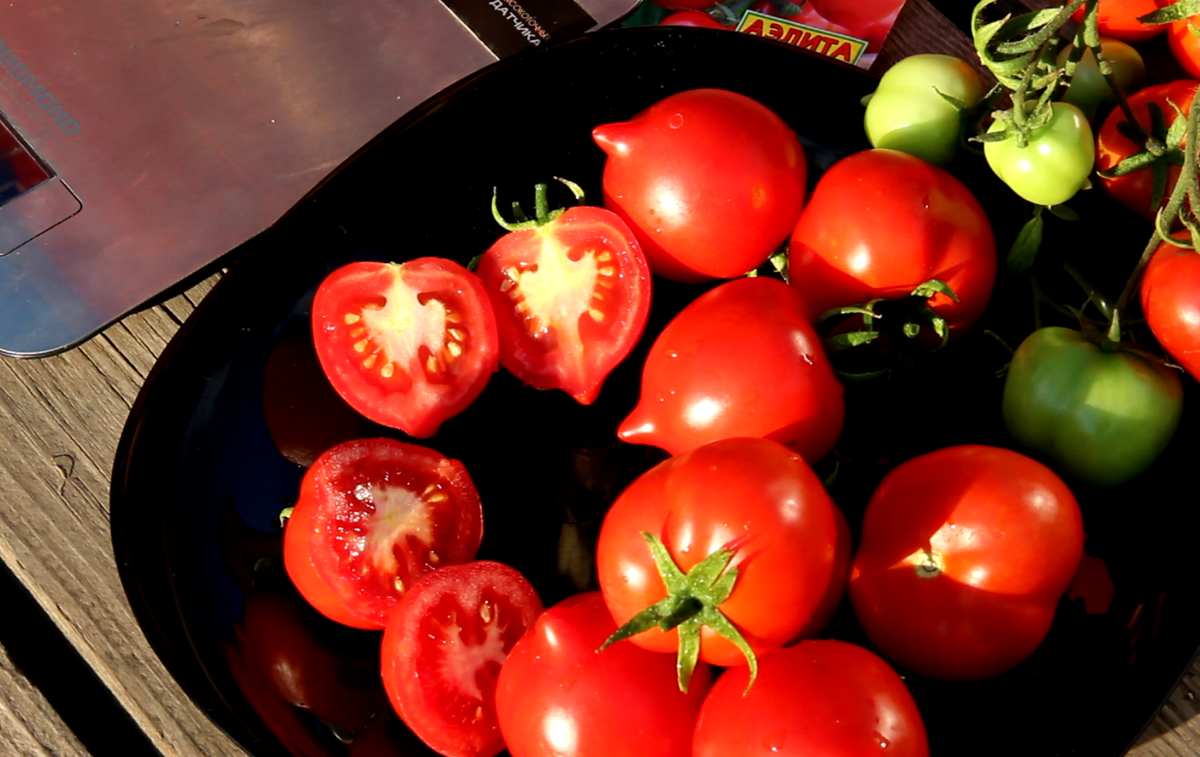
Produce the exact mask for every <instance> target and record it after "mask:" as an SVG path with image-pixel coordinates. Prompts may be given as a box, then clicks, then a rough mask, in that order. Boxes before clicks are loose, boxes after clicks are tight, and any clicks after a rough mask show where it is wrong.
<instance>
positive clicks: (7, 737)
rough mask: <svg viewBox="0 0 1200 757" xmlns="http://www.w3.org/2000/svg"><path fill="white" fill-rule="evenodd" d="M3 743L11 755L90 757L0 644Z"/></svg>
mask: <svg viewBox="0 0 1200 757" xmlns="http://www.w3.org/2000/svg"><path fill="white" fill-rule="evenodd" d="M0 744H3V745H4V750H3V751H4V754H5V755H11V757H88V754H89V753H88V750H87V749H86V748H85V747H84V746H83V744H81V743H80V742H79V739H77V738H76V737H75V735H74V734H73V733H72V732H71V730H70V729H69V728H68V727H67V726H66V724H65V723H63V722H62V719H61V718H59V716H58V714H57V713H56V712H55V711H54V708H53V707H51V706H50V703H49V702H47V701H46V698H45V697H44V696H42V694H41V692H40V691H38V689H37V688H36V687H35V686H34V685H33V684H32V683H31V682H30V681H29V679H28V678H26V677H25V675H24V674H22V673H21V671H20V670H18V669H17V668H16V666H15V665H14V664H13V662H12V660H11V659H10V658H9V656H8V654H7V653H6V652H5V651H4V649H3V648H2V647H0Z"/></svg>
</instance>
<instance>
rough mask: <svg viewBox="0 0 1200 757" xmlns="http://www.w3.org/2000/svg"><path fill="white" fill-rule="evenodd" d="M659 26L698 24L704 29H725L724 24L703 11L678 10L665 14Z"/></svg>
mask: <svg viewBox="0 0 1200 757" xmlns="http://www.w3.org/2000/svg"><path fill="white" fill-rule="evenodd" d="M658 25H659V26H699V27H702V28H705V29H726V28H728V27H726V26H725V25H724V24H722V23H721V22H720V21H718V20H716V19H715V18H713V17H712V16H710V15H708V14H707V13H704V12H703V11H679V12H678V13H672V14H671V15H669V16H665V17H664V18H663V20H662V21H659V22H658Z"/></svg>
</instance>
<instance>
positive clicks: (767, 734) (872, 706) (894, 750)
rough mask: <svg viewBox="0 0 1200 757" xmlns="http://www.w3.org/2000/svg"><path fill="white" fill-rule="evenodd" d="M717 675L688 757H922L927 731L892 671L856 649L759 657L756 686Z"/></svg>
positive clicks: (835, 645) (844, 646)
mask: <svg viewBox="0 0 1200 757" xmlns="http://www.w3.org/2000/svg"><path fill="white" fill-rule="evenodd" d="M747 682H748V671H747V670H746V669H745V668H738V669H736V670H730V671H728V672H726V673H725V674H724V675H722V676H721V677H720V678H719V679H717V682H716V684H715V685H713V688H712V691H711V692H710V693H709V695H708V698H707V699H705V700H704V707H703V708H701V710H700V719H699V720H698V721H697V723H696V733H695V741H694V746H693V750H692V755H693V757H733V755H779V756H780V757H789V756H792V755H794V756H795V757H800V756H801V755H804V756H805V757H807V755H830V756H831V757H833V756H834V755H836V757H868V755H870V756H871V757H875V756H876V755H882V754H886V755H888V756H889V757H928V755H929V740H928V738H927V736H926V733H925V723H924V722H923V721H922V719H921V713H920V712H919V711H918V710H917V705H916V703H915V702H914V701H913V698H912V695H911V694H910V693H909V691H908V688H907V687H906V686H905V684H904V681H903V680H902V679H901V678H900V676H899V675H897V674H896V671H894V670H892V668H891V667H890V666H889V665H888V664H887V663H886V662H884V661H883V660H882V659H880V658H879V657H878V656H877V655H875V654H874V653H872V652H869V651H868V650H866V649H863V648H862V647H860V646H856V645H854V644H850V643H847V642H844V641H835V640H833V639H821V640H809V641H805V642H802V643H801V644H800V645H799V646H796V647H792V648H789V649H781V650H778V651H776V652H771V653H770V654H767V655H764V656H763V658H762V661H761V667H760V669H759V671H758V680H756V681H755V682H754V685H753V686H751V687H750V689H749V690H748V691H747V690H746V684H747Z"/></svg>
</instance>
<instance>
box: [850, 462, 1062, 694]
mask: <svg viewBox="0 0 1200 757" xmlns="http://www.w3.org/2000/svg"><path fill="white" fill-rule="evenodd" d="M1083 538H1084V536H1083V519H1082V516H1081V515H1080V512H1079V506H1078V505H1077V504H1076V502H1075V497H1074V496H1073V495H1072V494H1071V490H1070V489H1068V488H1067V485H1066V484H1065V483H1063V481H1062V479H1060V478H1059V477H1058V476H1057V475H1056V474H1055V473H1054V472H1053V471H1051V470H1050V469H1049V468H1047V467H1046V466H1044V465H1042V464H1041V463H1039V462H1037V461H1035V460H1033V459H1031V458H1028V457H1026V456H1024V455H1021V454H1019V453H1016V452H1013V451H1011V450H1006V449H1000V448H996V447H984V446H959V447H947V448H944V449H940V450H937V451H935V452H931V453H928V454H925V455H921V456H919V457H916V458H913V459H911V460H909V461H907V462H905V463H902V464H900V465H899V466H897V467H896V468H895V469H893V470H892V471H891V472H890V473H889V474H888V475H887V476H885V477H884V479H883V481H882V482H881V483H880V485H879V487H878V488H877V489H876V490H875V493H874V494H873V495H872V497H871V501H870V502H869V503H868V504H867V509H866V513H865V514H864V516H863V526H862V541H861V543H860V545H859V549H858V554H857V555H856V556H855V558H854V567H853V568H852V569H851V573H850V600H851V603H852V604H853V606H854V611H855V614H856V615H857V616H858V619H859V621H860V622H861V623H862V626H863V629H864V630H865V631H866V633H867V636H868V637H869V638H870V639H871V642H872V643H873V644H874V645H875V646H876V648H878V649H879V651H880V653H881V654H883V656H884V657H886V658H887V659H889V660H891V661H892V663H894V664H896V665H898V666H900V667H903V668H907V669H909V670H912V671H914V672H916V673H919V674H921V675H925V676H928V677H930V678H938V679H943V680H973V679H981V678H987V677H989V676H993V675H997V674H999V673H1002V672H1004V671H1006V670H1008V669H1009V668H1012V667H1013V666H1015V665H1016V664H1017V663H1019V662H1021V660H1024V659H1025V658H1026V657H1028V656H1029V655H1030V654H1031V653H1032V652H1033V650H1034V649H1036V648H1037V646H1038V645H1039V644H1040V643H1041V642H1042V639H1043V638H1045V636H1046V633H1047V632H1048V631H1049V630H1050V623H1051V621H1052V620H1053V619H1054V612H1055V609H1056V607H1057V604H1058V600H1059V598H1060V597H1061V596H1062V595H1063V593H1064V592H1065V591H1066V590H1067V587H1068V586H1070V584H1071V579H1072V578H1073V577H1074V575H1075V571H1076V569H1077V568H1078V566H1079V560H1080V558H1081V556H1082V555H1083Z"/></svg>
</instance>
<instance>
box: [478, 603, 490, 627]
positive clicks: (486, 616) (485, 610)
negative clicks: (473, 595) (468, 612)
mask: <svg viewBox="0 0 1200 757" xmlns="http://www.w3.org/2000/svg"><path fill="white" fill-rule="evenodd" d="M479 617H480V618H482V619H483V622H484V623H491V622H492V603H491V602H484V603H483V604H481V605H479Z"/></svg>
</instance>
